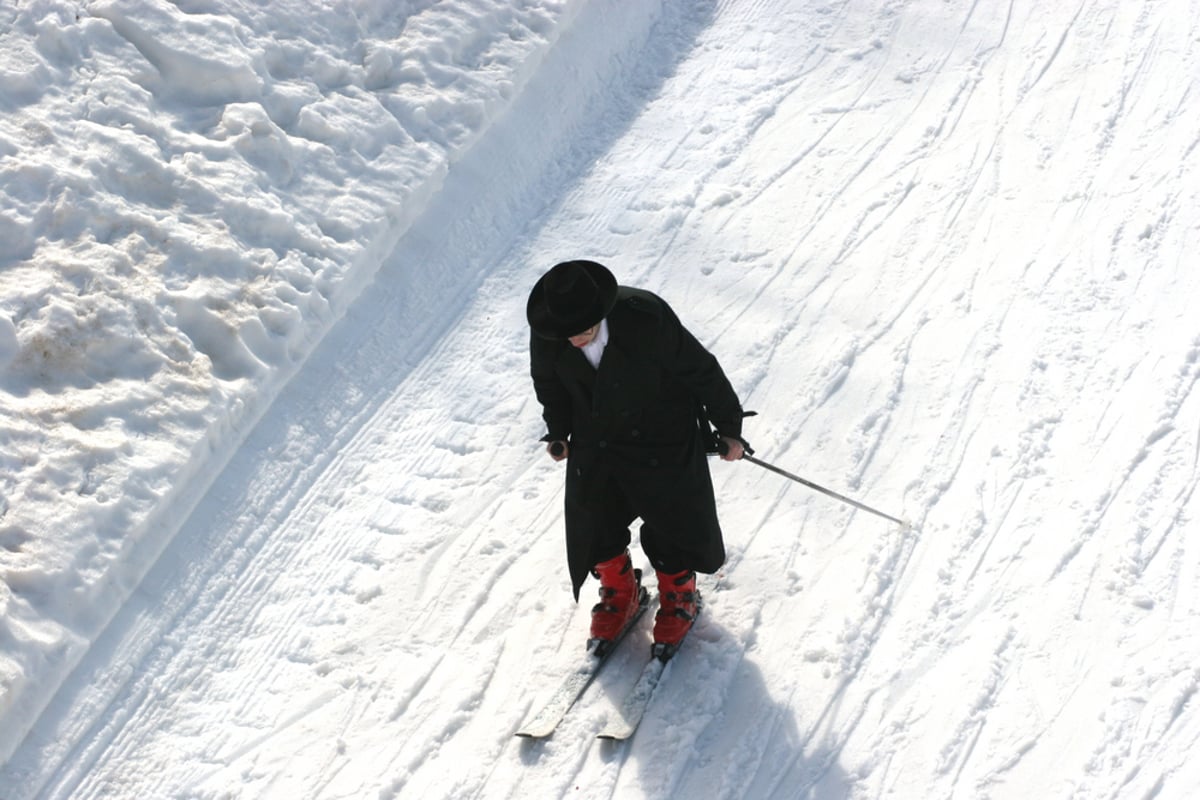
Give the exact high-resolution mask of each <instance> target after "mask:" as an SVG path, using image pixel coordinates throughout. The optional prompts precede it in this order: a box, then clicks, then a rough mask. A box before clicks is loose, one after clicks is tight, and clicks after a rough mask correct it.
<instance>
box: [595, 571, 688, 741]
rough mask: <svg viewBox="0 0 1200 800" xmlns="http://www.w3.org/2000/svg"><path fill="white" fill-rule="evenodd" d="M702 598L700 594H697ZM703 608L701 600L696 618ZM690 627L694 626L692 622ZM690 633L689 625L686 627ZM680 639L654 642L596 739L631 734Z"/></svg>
mask: <svg viewBox="0 0 1200 800" xmlns="http://www.w3.org/2000/svg"><path fill="white" fill-rule="evenodd" d="M701 597H702V598H703V595H702V596H701ZM703 608H704V606H703V599H701V604H700V605H698V606H697V607H696V617H697V619H699V616H700V611H701V610H702V609H703ZM692 627H695V623H693V625H692ZM688 633H691V628H689V629H688ZM686 640H687V634H685V635H684V639H683V641H686ZM683 641H680V642H679V643H677V644H673V645H671V644H663V643H661V642H656V643H655V644H654V647H653V648H652V649H651V651H650V655H651V658H650V661H649V663H647V664H646V666H645V667H644V668H643V669H642V675H641V677H640V678H638V682H637V683H635V684H634V685H633V688H632V689H630V690H629V694H627V695H625V699H624V700H622V701H621V707H620V708H619V709H617V716H616V718H614V719H610V720H609V721H608V724H607V725H605V726H604V729H603V730H601V731H600V733H598V734H596V738H598V739H611V740H615V741H624V740H625V739H628V738H630V737H631V736H633V734H634V731H636V730H637V727H638V725H639V724H640V723H641V721H642V717H644V716H645V715H646V709H647V708H649V707H650V701H652V700H653V699H654V690H655V689H657V688H658V682H659V681H660V680H661V679H662V676H663V671H664V670H665V669H666V668H667V662H668V661H670V660H671V658H672V657H673V656H674V655H675V654H676V653H678V652H679V648H680V646H681V645H682V644H683Z"/></svg>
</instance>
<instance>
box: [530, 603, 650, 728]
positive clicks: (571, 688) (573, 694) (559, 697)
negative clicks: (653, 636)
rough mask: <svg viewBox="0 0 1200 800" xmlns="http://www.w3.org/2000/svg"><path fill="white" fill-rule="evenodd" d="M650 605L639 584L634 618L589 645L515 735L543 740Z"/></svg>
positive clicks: (556, 725) (555, 726) (560, 720)
mask: <svg viewBox="0 0 1200 800" xmlns="http://www.w3.org/2000/svg"><path fill="white" fill-rule="evenodd" d="M649 606H650V593H649V592H648V591H646V588H645V587H644V586H643V587H640V591H639V592H638V609H637V611H636V612H635V613H634V615H633V617H632V618H631V619H630V620H629V622H628V623H627V624H626V625H625V627H624V628H622V629H621V632H620V633H619V634H618V635H617V638H615V639H613V640H612V641H611V642H600V643H599V644H596V645H594V646H593V645H590V644H589V647H588V655H587V660H586V661H584V662H583V663H582V664H580V665H579V667H578V668H576V669H575V670H573V671H572V672H570V673H568V674H567V676H566V677H565V678H563V681H562V683H561V684H559V686H558V689H556V690H555V692H554V694H552V695H551V696H550V699H548V700H547V701H546V703H545V704H544V705H543V706H542V707H541V708H540V709H539V710H538V711H537V712H536V713H535V714H534V715H533V716H531V717H529V718H528V719H526V720H525V722H524V723H523V724H522V725H521V727H520V728H518V729H517V733H516V735H517V736H521V737H523V738H526V739H544V738H546V737H547V736H550V735H551V734H553V733H554V730H555V729H556V728H557V727H558V723H560V722H562V719H563V717H565V716H566V715H567V712H568V711H569V710H570V709H571V706H573V705H575V702H576V701H577V700H578V699H579V698H580V696H581V695H583V693H584V691H585V690H586V689H587V687H588V686H590V685H591V683H592V679H593V678H595V677H596V674H597V673H599V672H600V668H601V667H603V666H604V664H605V662H607V661H608V657H609V656H610V655H612V652H613V651H614V650H616V649H617V645H619V644H620V643H621V642H622V640H624V639H625V635H626V634H627V633H629V631H630V630H631V629H632V628H633V626H634V625H636V624H637V622H638V620H639V619H641V618H642V615H643V614H645V613H646V609H647V608H648V607H649Z"/></svg>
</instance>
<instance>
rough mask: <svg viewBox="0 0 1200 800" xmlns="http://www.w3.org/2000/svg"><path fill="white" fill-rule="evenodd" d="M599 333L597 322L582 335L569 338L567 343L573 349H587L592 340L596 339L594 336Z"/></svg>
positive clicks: (578, 334)
mask: <svg viewBox="0 0 1200 800" xmlns="http://www.w3.org/2000/svg"><path fill="white" fill-rule="evenodd" d="M599 331H600V323H599V322H597V323H596V324H595V325H593V326H592V327H590V328H588V329H587V330H586V331H584V332H583V333H577V334H575V335H574V336H572V337H570V338H569V339H568V340H567V341H569V342H570V343H571V345H572V346H573V347H587V346H588V345H589V344H591V342H592V339H595V338H596V334H597V333H598V332H599Z"/></svg>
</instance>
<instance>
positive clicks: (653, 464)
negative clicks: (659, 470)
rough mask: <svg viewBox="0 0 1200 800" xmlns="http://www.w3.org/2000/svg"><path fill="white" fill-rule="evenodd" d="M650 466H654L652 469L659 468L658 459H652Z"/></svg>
mask: <svg viewBox="0 0 1200 800" xmlns="http://www.w3.org/2000/svg"><path fill="white" fill-rule="evenodd" d="M650 466H652V467H657V466H658V459H657V458H652V459H650Z"/></svg>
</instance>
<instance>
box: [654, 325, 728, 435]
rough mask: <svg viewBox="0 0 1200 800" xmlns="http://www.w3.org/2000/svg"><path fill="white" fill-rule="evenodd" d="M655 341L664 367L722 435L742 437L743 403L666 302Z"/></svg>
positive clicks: (714, 361)
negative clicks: (686, 390)
mask: <svg viewBox="0 0 1200 800" xmlns="http://www.w3.org/2000/svg"><path fill="white" fill-rule="evenodd" d="M660 320H661V323H660V328H659V337H658V341H659V344H660V348H659V358H660V360H661V364H662V366H663V369H664V370H665V371H666V372H667V373H668V374H669V375H671V376H672V377H674V378H675V379H676V380H678V381H679V382H680V383H682V384H683V385H684V386H685V387H687V389H688V391H689V392H691V394H692V395H693V396H694V397H695V398H696V399H697V400H698V401H700V403H701V404H703V406H704V409H705V411H706V412H707V413H708V418H709V421H710V422H712V424H713V426H714V427H715V428H716V429H717V432H718V433H719V434H721V435H722V436H731V437H733V438H735V439H736V438H741V435H742V416H743V414H742V404H741V401H740V400H738V396H737V393H736V392H735V391H734V390H733V385H732V384H730V382H729V379H728V378H727V377H726V376H725V372H724V370H722V369H721V365H720V364H719V363H718V362H717V359H716V357H715V356H713V354H712V353H710V352H708V350H706V349H705V347H704V345H702V344H700V342H699V341H698V340H697V339H696V337H695V336H693V335H692V333H691V332H690V331H689V330H688V329H687V328H685V327H683V323H681V322H680V321H679V317H677V316H676V315H675V312H674V311H673V310H672V309H671V307H670V306H669V305H667V304H666V303H665V302H663V303H662V316H661V317H660Z"/></svg>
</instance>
